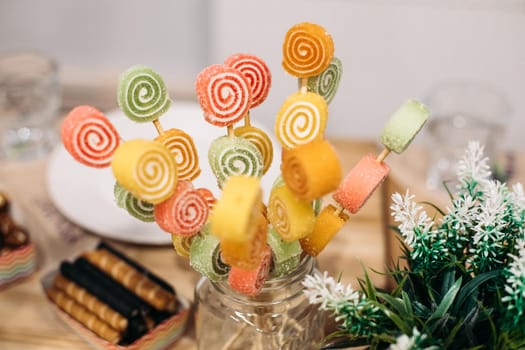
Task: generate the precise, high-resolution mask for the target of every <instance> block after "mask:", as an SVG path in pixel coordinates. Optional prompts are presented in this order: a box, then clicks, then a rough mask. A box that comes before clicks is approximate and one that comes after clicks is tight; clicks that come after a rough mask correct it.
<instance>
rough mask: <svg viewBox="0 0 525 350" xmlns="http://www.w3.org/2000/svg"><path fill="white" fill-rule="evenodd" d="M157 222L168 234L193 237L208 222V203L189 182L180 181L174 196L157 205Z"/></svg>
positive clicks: (155, 211)
mask: <svg viewBox="0 0 525 350" xmlns="http://www.w3.org/2000/svg"><path fill="white" fill-rule="evenodd" d="M153 211H154V215H155V221H156V222H157V224H158V225H159V226H160V228H161V229H163V230H164V231H166V232H169V233H171V234H177V235H181V236H192V235H194V234H196V233H197V232H199V231H200V230H201V229H202V228H203V227H204V225H205V224H206V221H207V220H208V213H209V209H208V202H207V201H206V199H205V198H204V197H203V196H201V194H200V193H199V192H198V191H196V190H195V189H194V188H193V185H192V184H191V182H189V181H183V180H181V181H179V182H178V184H177V188H176V189H175V192H174V193H173V195H172V196H171V197H170V198H168V199H167V200H165V201H164V202H162V203H159V204H157V205H155V207H154V209H153Z"/></svg>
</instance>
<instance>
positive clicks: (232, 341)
mask: <svg viewBox="0 0 525 350" xmlns="http://www.w3.org/2000/svg"><path fill="white" fill-rule="evenodd" d="M246 327H248V324H247V323H244V324H243V325H242V327H241V328H239V329H238V330H237V332H235V334H234V335H233V336H232V337H231V338H230V339H229V340H228V341H227V342H226V343H225V344H224V345H223V347H222V348H221V350H228V349H230V348H231V346H232V345H233V344H235V342H236V341H237V339H239V338H240V336H241V335H242V334H243V333H244V330H245V329H246Z"/></svg>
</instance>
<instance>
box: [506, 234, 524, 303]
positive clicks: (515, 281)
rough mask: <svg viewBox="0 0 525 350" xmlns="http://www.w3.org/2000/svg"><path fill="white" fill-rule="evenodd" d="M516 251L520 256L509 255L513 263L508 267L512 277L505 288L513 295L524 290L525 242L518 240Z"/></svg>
mask: <svg viewBox="0 0 525 350" xmlns="http://www.w3.org/2000/svg"><path fill="white" fill-rule="evenodd" d="M516 249H517V250H518V255H510V254H509V255H510V257H511V258H512V262H511V263H510V264H509V267H508V271H509V273H510V275H509V277H508V278H507V284H506V286H505V290H506V291H507V293H508V294H511V295H512V294H514V293H516V291H518V290H520V289H522V290H523V282H524V281H525V240H523V239H518V240H516ZM520 287H521V288H520Z"/></svg>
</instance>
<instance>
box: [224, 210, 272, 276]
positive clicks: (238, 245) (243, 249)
mask: <svg viewBox="0 0 525 350" xmlns="http://www.w3.org/2000/svg"><path fill="white" fill-rule="evenodd" d="M267 236H268V219H266V217H265V216H264V214H263V213H261V214H260V215H259V220H258V221H257V226H256V230H255V234H254V237H253V238H252V239H250V240H247V241H245V242H235V241H231V240H228V239H223V240H221V251H222V259H223V260H224V262H225V263H227V264H228V265H230V266H235V267H238V268H241V269H245V270H253V269H255V268H256V267H257V265H258V264H259V261H260V260H261V256H262V254H263V252H264V248H265V247H266V241H267Z"/></svg>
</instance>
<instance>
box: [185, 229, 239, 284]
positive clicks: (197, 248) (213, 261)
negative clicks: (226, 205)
mask: <svg viewBox="0 0 525 350" xmlns="http://www.w3.org/2000/svg"><path fill="white" fill-rule="evenodd" d="M190 266H191V267H192V268H193V269H194V270H195V271H197V272H199V273H200V274H202V275H203V276H206V277H207V278H208V279H209V280H210V281H220V280H223V279H226V277H227V275H228V272H229V271H230V267H229V266H228V265H226V264H225V263H224V262H223V261H222V258H221V251H220V246H219V240H218V239H217V238H215V237H214V236H213V235H211V234H208V233H206V232H204V233H202V234H199V235H196V236H195V237H194V238H193V242H192V243H191V247H190Z"/></svg>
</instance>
